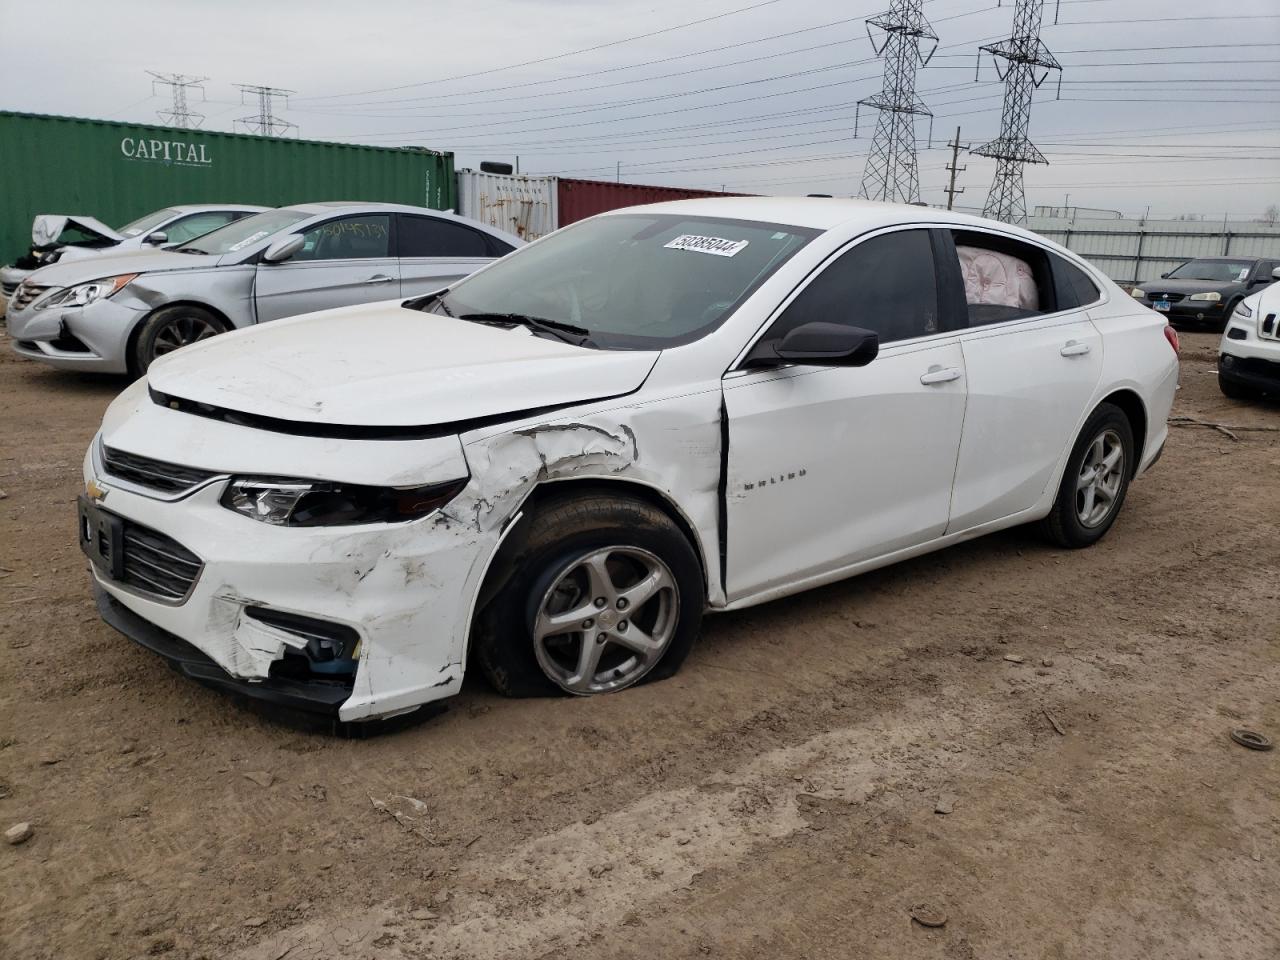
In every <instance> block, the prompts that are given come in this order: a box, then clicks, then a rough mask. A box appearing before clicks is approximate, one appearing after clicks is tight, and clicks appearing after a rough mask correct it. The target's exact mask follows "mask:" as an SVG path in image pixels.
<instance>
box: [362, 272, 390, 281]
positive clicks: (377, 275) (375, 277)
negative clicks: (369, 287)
mask: <svg viewBox="0 0 1280 960" xmlns="http://www.w3.org/2000/svg"><path fill="white" fill-rule="evenodd" d="M394 279H395V277H388V276H387V275H386V274H385V273H375V274H374V275H373V276H372V277H370V278H369V279H368V280H366V281H365V283H390V282H391V281H392V280H394Z"/></svg>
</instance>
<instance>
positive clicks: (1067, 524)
mask: <svg viewBox="0 0 1280 960" xmlns="http://www.w3.org/2000/svg"><path fill="white" fill-rule="evenodd" d="M1135 457H1136V445H1135V444H1134V441H1133V428H1132V427H1131V426H1130V425H1129V418H1128V417H1126V416H1125V414H1124V411H1123V410H1121V409H1120V408H1119V407H1117V406H1115V405H1113V404H1110V403H1102V404H1099V405H1098V408H1097V409H1096V410H1094V411H1093V413H1092V414H1090V416H1089V419H1088V420H1086V421H1085V425H1084V427H1083V429H1081V431H1080V435H1079V437H1077V439H1076V443H1075V446H1074V447H1072V449H1071V456H1070V457H1068V458H1067V468H1066V470H1064V471H1063V474H1062V483H1061V484H1060V485H1059V487H1058V496H1057V499H1055V500H1054V502H1053V509H1052V510H1051V511H1050V512H1049V516H1047V517H1046V518H1045V519H1044V522H1043V530H1044V533H1045V534H1046V535H1047V536H1048V537H1049V539H1050V540H1052V541H1053V542H1054V543H1056V544H1058V545H1059V546H1063V547H1069V548H1072V549H1079V548H1081V547H1089V546H1092V545H1093V544H1095V543H1097V542H1098V541H1099V540H1101V539H1102V538H1103V536H1104V535H1105V534H1106V532H1107V531H1108V530H1110V529H1111V525H1112V524H1113V523H1115V519H1116V517H1117V516H1118V515H1119V513H1120V508H1121V507H1122V506H1123V505H1124V498H1125V495H1126V494H1127V493H1128V491H1129V480H1130V478H1132V476H1133V473H1134V470H1135V468H1136V466H1137V464H1136V462H1135Z"/></svg>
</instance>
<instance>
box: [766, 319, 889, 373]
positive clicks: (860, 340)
mask: <svg viewBox="0 0 1280 960" xmlns="http://www.w3.org/2000/svg"><path fill="white" fill-rule="evenodd" d="M879 352H880V338H879V336H878V335H877V334H875V333H874V332H872V331H871V330H865V329H863V328H862V327H849V326H845V325H844V324H842V323H823V322H820V321H819V322H814V323H803V324H801V325H800V326H798V327H796V328H795V329H794V330H792V331H791V332H790V333H788V334H787V335H786V336H785V337H783V338H782V342H781V343H778V342H775V341H771V340H770V341H763V342H761V343H759V344H757V345H756V348H755V349H754V350H752V351H751V355H750V356H748V357H747V363H746V365H747V366H749V367H764V366H777V365H778V364H782V363H807V364H812V365H814V366H821V367H865V366H866V365H867V364H868V363H870V362H871V361H872V360H874V359H875V358H876V355H877V354H878V353H879Z"/></svg>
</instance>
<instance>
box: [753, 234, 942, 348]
mask: <svg viewBox="0 0 1280 960" xmlns="http://www.w3.org/2000/svg"><path fill="white" fill-rule="evenodd" d="M815 321H821V322H824V323H843V324H847V325H848V326H851V327H862V328H863V329H866V330H873V331H875V332H876V333H877V334H878V335H879V337H880V342H881V343H882V344H883V343H892V342H893V341H895V340H907V339H910V338H911V337H922V336H925V335H927V334H930V333H937V332H938V291H937V279H936V277H935V276H934V267H933V245H932V243H931V242H930V240H929V233H928V231H926V230H899V231H896V232H894V233H885V234H881V235H880V236H878V237H872V238H871V239H870V240H864V241H863V242H862V243H859V244H858V245H857V246H855V247H853V249H851V250H849V251H848V252H847V253H844V254H842V255H841V256H840V257H839V258H838V259H837V260H836V261H835V262H834V263H831V264H830V265H829V266H827V267H826V268H825V269H824V270H823V271H822V272H821V273H820V274H818V275H817V276H816V277H815V278H814V279H813V281H812V282H811V283H810V284H809V285H808V286H807V287H805V288H804V289H803V290H802V291H800V295H799V296H798V297H796V299H795V300H793V301H792V302H791V305H790V306H789V307H787V309H786V312H785V313H783V315H782V316H781V317H779V318H778V321H777V323H775V324H774V327H773V329H772V330H770V331H769V333H768V336H769V338H770V339H781V338H782V337H784V336H785V335H786V334H787V333H789V332H790V331H791V330H793V329H795V328H796V327H798V326H800V325H802V324H805V323H813V322H815Z"/></svg>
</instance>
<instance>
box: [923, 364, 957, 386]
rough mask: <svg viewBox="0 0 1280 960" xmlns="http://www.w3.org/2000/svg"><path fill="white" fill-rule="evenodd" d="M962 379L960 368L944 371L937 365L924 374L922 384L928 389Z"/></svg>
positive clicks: (948, 368)
mask: <svg viewBox="0 0 1280 960" xmlns="http://www.w3.org/2000/svg"><path fill="white" fill-rule="evenodd" d="M959 379H960V369H959V368H958V367H947V368H946V369H943V368H942V367H939V366H937V365H934V366H932V367H930V368H929V372H928V373H925V374H922V375H921V377H920V382H921V383H923V384H924V385H925V386H926V387H933V386H937V385H938V384H940V383H950V382H951V381H952V380H959Z"/></svg>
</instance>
